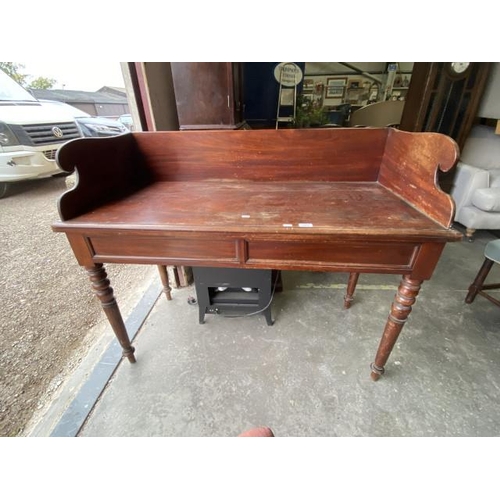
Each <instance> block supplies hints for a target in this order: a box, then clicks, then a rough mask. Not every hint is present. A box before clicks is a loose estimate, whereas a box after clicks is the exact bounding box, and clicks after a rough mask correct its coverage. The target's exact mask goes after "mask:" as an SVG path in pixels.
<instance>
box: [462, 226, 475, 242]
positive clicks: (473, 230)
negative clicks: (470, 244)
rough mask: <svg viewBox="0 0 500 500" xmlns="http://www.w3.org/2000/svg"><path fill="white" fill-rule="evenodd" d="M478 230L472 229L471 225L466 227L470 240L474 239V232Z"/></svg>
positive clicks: (466, 234)
mask: <svg viewBox="0 0 500 500" xmlns="http://www.w3.org/2000/svg"><path fill="white" fill-rule="evenodd" d="M475 232H476V230H475V229H472V228H471V227H466V228H465V236H467V238H468V240H469V241H472V240H473V239H474V233H475Z"/></svg>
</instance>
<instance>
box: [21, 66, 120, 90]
mask: <svg viewBox="0 0 500 500" xmlns="http://www.w3.org/2000/svg"><path fill="white" fill-rule="evenodd" d="M19 64H23V65H24V69H23V73H25V74H28V75H30V76H29V78H28V81H29V80H31V79H32V78H37V77H39V76H42V77H45V78H53V79H54V80H56V84H55V85H54V88H55V89H62V88H64V89H66V90H85V91H91V92H95V91H96V90H99V89H100V88H101V87H104V86H108V87H125V83H124V82H123V76H122V71H121V67H120V63H119V62H101V61H94V62H68V61H65V62H19Z"/></svg>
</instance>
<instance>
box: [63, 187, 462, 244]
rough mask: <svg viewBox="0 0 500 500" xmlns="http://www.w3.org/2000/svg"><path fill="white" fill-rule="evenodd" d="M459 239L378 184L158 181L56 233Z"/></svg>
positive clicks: (73, 220)
mask: <svg viewBox="0 0 500 500" xmlns="http://www.w3.org/2000/svg"><path fill="white" fill-rule="evenodd" d="M85 226H87V227H88V228H97V229H99V228H100V229H104V228H105V229H137V230H141V229H142V230H144V229H150V230H163V231H171V230H172V231H179V230H185V231H204V232H207V231H217V232H221V231H222V232H236V233H246V232H251V233H270V232H271V233H283V234H290V233H291V234H324V235H343V234H344V235H364V236H367V237H369V236H373V237H374V236H384V237H386V238H387V237H390V236H395V237H398V238H400V237H402V236H406V237H409V238H411V237H418V238H424V239H426V238H429V239H441V240H444V241H452V240H458V239H460V238H461V235H460V234H459V233H457V232H455V231H450V230H449V229H446V228H444V227H442V226H441V225H439V224H437V223H435V222H434V221H432V220H431V219H430V218H429V217H427V216H426V215H424V214H422V213H421V212H419V211H418V210H417V209H415V208H413V207H412V206H410V205H409V204H408V203H407V202H405V201H404V200H402V199H401V198H399V197H397V196H396V195H395V194H393V193H392V192H391V191H389V190H388V189H386V188H385V187H384V186H382V185H380V184H379V183H377V182H305V181H289V182H258V181H233V180H224V181H221V180H216V181H210V180H204V181H177V182H156V183H153V184H151V185H149V186H147V187H146V188H144V189H142V190H140V191H138V192H136V193H134V194H132V195H130V196H128V197H126V198H124V199H121V200H118V201H114V202H110V203H107V204H105V205H103V206H101V207H99V208H97V209H94V210H92V211H90V212H88V213H86V214H84V215H81V216H79V217H75V218H73V219H71V220H69V221H66V222H63V223H56V224H55V225H54V229H55V230H61V229H62V227H64V228H65V229H68V228H75V229H77V228H79V229H82V228H83V227H85Z"/></svg>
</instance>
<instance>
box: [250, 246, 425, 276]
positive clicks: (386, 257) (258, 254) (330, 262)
mask: <svg viewBox="0 0 500 500" xmlns="http://www.w3.org/2000/svg"><path fill="white" fill-rule="evenodd" d="M418 249H419V245H416V244H414V243H393V244H391V243H354V242H353V243H347V242H345V243H342V242H335V243H331V242H301V241H297V242H296V241H283V242H273V241H251V242H249V244H248V260H247V263H248V264H263V263H265V262H269V263H270V265H272V263H273V262H276V261H281V262H283V263H285V264H287V265H290V266H293V265H294V264H300V265H310V266H311V267H329V266H331V267H342V266H345V267H369V268H371V269H377V268H380V269H384V268H390V269H394V270H403V271H404V270H408V269H410V268H411V266H412V265H413V261H414V260H415V256H416V254H417V251H418Z"/></svg>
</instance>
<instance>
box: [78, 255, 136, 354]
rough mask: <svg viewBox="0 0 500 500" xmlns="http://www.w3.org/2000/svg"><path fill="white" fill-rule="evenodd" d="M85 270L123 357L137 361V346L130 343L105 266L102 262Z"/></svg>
mask: <svg viewBox="0 0 500 500" xmlns="http://www.w3.org/2000/svg"><path fill="white" fill-rule="evenodd" d="M85 270H86V271H87V274H88V276H89V278H90V281H91V283H92V289H93V291H94V294H95V295H96V297H97V298H98V299H99V300H100V302H101V306H102V308H103V310H104V312H105V313H106V316H107V318H108V321H109V323H110V325H111V328H112V329H113V332H114V333H115V335H116V338H117V339H118V342H120V345H121V346H122V349H123V357H126V358H127V359H128V360H129V361H130V362H131V363H135V356H134V351H135V348H134V347H133V346H132V345H131V344H130V339H129V338H128V334H127V329H126V328H125V323H124V322H123V318H122V315H121V313H120V309H119V307H118V304H117V302H116V300H115V296H114V294H113V289H112V288H111V286H110V282H109V279H108V275H107V274H106V270H105V269H104V266H103V265H102V264H95V265H94V266H89V267H85Z"/></svg>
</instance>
